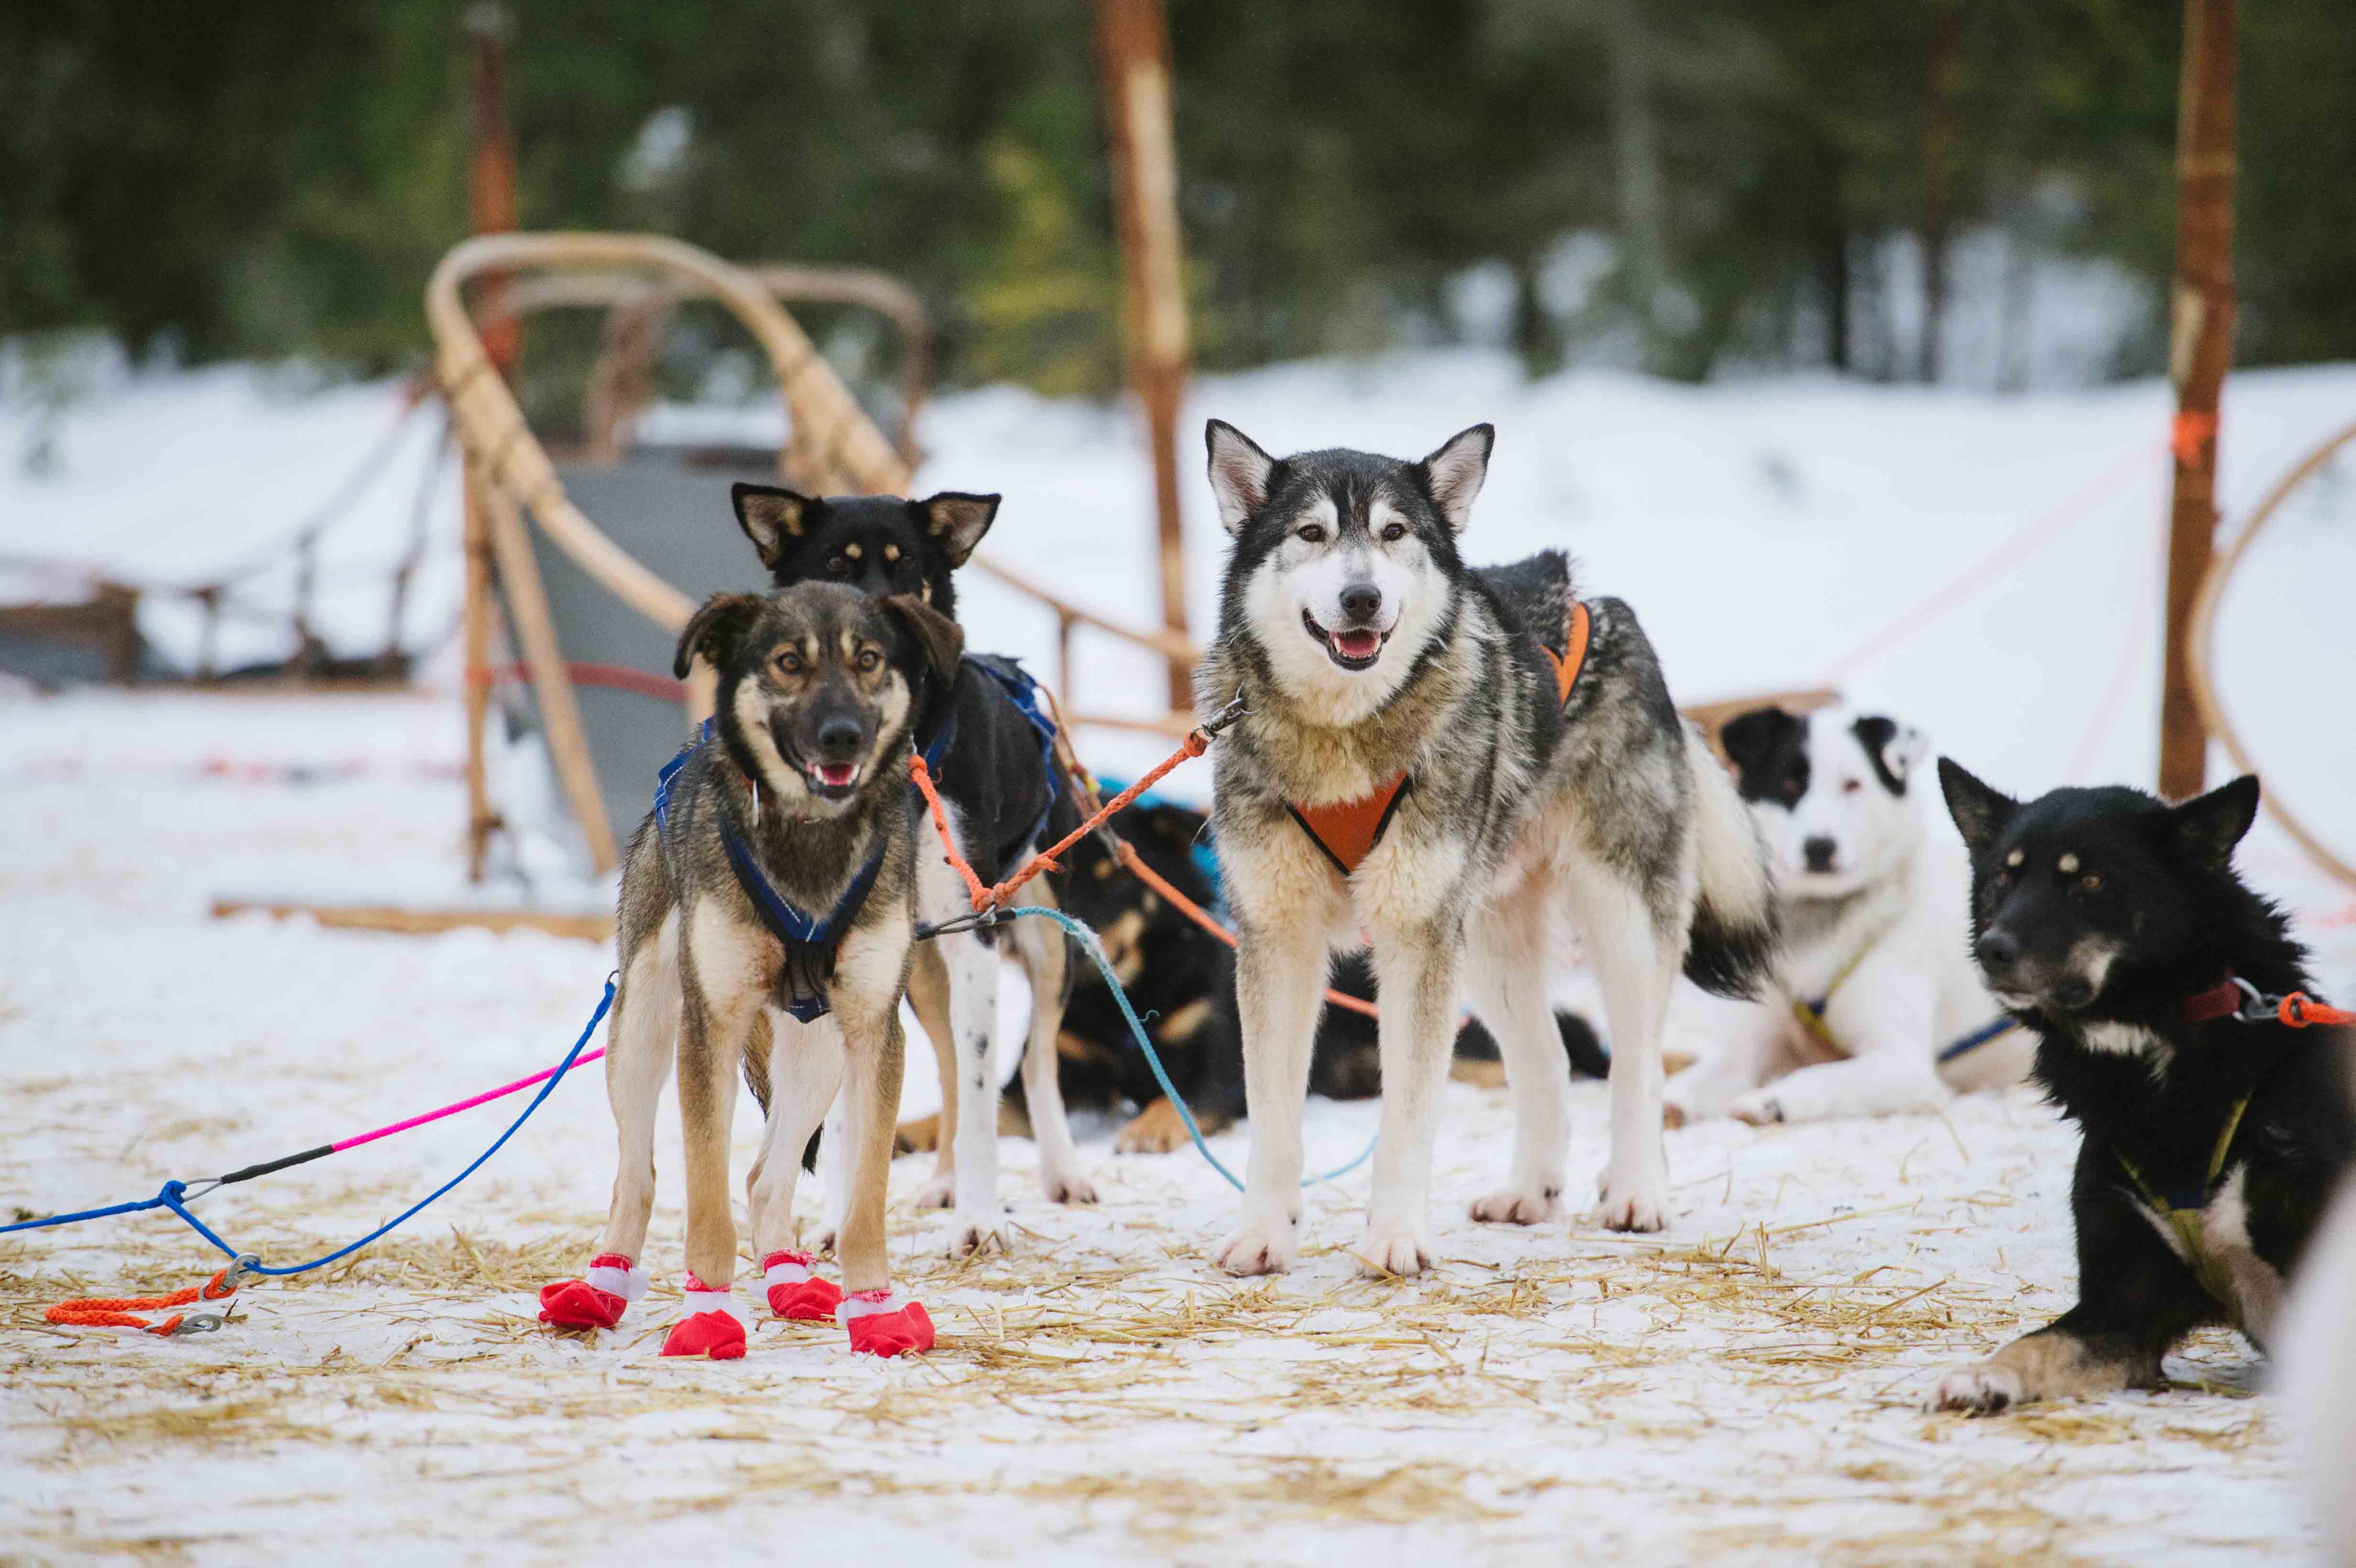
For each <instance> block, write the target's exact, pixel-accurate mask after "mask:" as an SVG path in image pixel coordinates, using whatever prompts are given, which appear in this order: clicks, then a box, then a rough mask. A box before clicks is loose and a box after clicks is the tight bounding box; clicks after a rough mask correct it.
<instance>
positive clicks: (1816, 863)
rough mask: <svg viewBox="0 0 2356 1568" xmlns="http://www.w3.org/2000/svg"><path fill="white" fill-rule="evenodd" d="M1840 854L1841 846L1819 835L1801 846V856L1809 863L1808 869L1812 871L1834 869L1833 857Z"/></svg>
mask: <svg viewBox="0 0 2356 1568" xmlns="http://www.w3.org/2000/svg"><path fill="white" fill-rule="evenodd" d="M1839 852H1840V846H1839V845H1837V844H1836V843H1834V842H1833V841H1832V840H1831V839H1829V838H1826V837H1823V836H1822V835H1818V836H1817V837H1814V838H1811V839H1809V840H1808V841H1807V842H1805V843H1804V844H1802V845H1801V846H1800V854H1801V855H1802V857H1803V858H1804V859H1806V861H1807V862H1808V869H1810V870H1811V871H1829V870H1831V869H1833V857H1834V856H1835V855H1837V854H1838V853H1839Z"/></svg>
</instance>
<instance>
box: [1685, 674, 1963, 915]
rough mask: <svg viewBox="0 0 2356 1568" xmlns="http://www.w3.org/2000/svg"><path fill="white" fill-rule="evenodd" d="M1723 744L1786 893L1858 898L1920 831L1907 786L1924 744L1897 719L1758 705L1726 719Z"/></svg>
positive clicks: (1721, 734)
mask: <svg viewBox="0 0 2356 1568" xmlns="http://www.w3.org/2000/svg"><path fill="white" fill-rule="evenodd" d="M1719 741H1720V743H1721V744H1723V745H1724V746H1725V748H1726V754H1727V756H1728V757H1730V758H1731V759H1732V760H1733V763H1734V767H1735V775H1736V782H1737V785H1738V787H1739V788H1740V790H1741V792H1742V798H1743V799H1744V800H1746V801H1748V802H1750V803H1751V816H1753V817H1754V818H1756V819H1757V821H1758V823H1759V828H1760V831H1761V832H1762V833H1763V834H1765V835H1766V837H1767V843H1768V847H1769V848H1770V849H1771V850H1772V852H1773V855H1774V857H1775V875H1776V880H1777V881H1778V882H1780V883H1781V884H1782V886H1783V891H1785V892H1787V893H1793V894H1797V895H1799V896H1800V897H1803V898H1835V897H1838V896H1840V895H1841V894H1844V893H1850V892H1854V891H1857V890H1858V889H1859V888H1861V887H1864V886H1866V885H1867V884H1869V883H1870V882H1871V881H1873V880H1875V879H1876V878H1877V877H1879V876H1880V875H1881V874H1882V873H1884V872H1885V871H1887V870H1889V869H1890V867H1891V866H1892V865H1893V864H1894V863H1895V862H1896V861H1897V860H1899V859H1901V857H1902V856H1903V855H1904V854H1905V853H1906V851H1907V850H1908V849H1909V848H1912V845H1913V844H1914V843H1915V842H1916V841H1917V840H1918V839H1919V838H1920V837H1921V835H1922V819H1921V818H1920V817H1919V816H1916V815H1915V810H1914V805H1913V803H1912V801H1911V800H1909V799H1908V798H1907V794H1906V786H1907V784H1908V782H1909V781H1910V780H1912V778H1913V776H1914V774H1915V773H1916V771H1917V770H1918V769H1920V768H1921V766H1922V759H1923V756H1924V755H1925V753H1926V752H1927V749H1928V748H1927V745H1926V743H1925V741H1923V738H1922V734H1921V733H1920V732H1919V731H1914V730H1911V729H1908V728H1907V727H1906V726H1904V725H1902V724H1900V723H1899V722H1898V721H1897V720H1894V719H1888V718H1884V717H1883V716H1882V715H1880V714H1879V713H1862V714H1861V713H1857V712H1853V711H1851V710H1850V709H1846V708H1827V709H1820V710H1818V711H1817V712H1815V713H1807V714H1794V713H1786V712H1784V711H1783V709H1780V708H1761V709H1753V710H1752V711H1751V712H1749V713H1744V714H1740V715H1738V716H1737V717H1736V718H1734V719H1731V720H1728V721H1727V725H1726V728H1725V729H1724V730H1723V731H1719Z"/></svg>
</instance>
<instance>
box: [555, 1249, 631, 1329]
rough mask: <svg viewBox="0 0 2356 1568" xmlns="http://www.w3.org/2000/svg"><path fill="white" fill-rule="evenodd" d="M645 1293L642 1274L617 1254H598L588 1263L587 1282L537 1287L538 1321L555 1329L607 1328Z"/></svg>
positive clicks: (582, 1280) (575, 1281)
mask: <svg viewBox="0 0 2356 1568" xmlns="http://www.w3.org/2000/svg"><path fill="white" fill-rule="evenodd" d="M646 1293H647V1271H646V1270H644V1269H642V1268H633V1267H631V1266H630V1260H629V1259H627V1258H626V1257H624V1256H623V1255H622V1254H621V1253H598V1254H597V1255H596V1256H595V1257H594V1258H591V1259H590V1260H589V1277H588V1278H586V1279H560V1280H558V1281H557V1282H556V1283H555V1284H554V1285H541V1287H540V1320H541V1322H542V1323H547V1324H550V1325H552V1326H553V1327H555V1328H612V1327H613V1326H614V1325H615V1324H616V1323H619V1322H620V1321H621V1320H622V1314H623V1313H624V1312H626V1311H627V1310H629V1306H630V1303H631V1302H633V1301H636V1300H637V1298H638V1297H640V1296H644V1295H645V1294H646Z"/></svg>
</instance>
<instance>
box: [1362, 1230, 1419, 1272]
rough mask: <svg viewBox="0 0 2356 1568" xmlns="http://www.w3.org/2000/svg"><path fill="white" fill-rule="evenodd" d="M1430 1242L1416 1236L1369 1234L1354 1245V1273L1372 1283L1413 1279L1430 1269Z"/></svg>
mask: <svg viewBox="0 0 2356 1568" xmlns="http://www.w3.org/2000/svg"><path fill="white" fill-rule="evenodd" d="M1431 1258H1432V1245H1431V1238H1430V1236H1428V1235H1423V1234H1420V1233H1419V1232H1396V1231H1395V1232H1387V1233H1384V1234H1377V1233H1376V1232H1374V1231H1372V1230H1369V1231H1368V1232H1366V1239H1365V1241H1363V1242H1361V1243H1358V1250H1357V1259H1358V1272H1359V1273H1360V1274H1363V1275H1371V1276H1372V1277H1374V1278H1376V1279H1413V1278H1414V1277H1415V1276H1416V1275H1419V1274H1421V1273H1422V1272H1423V1271H1424V1270H1426V1269H1428V1268H1430V1266H1431Z"/></svg>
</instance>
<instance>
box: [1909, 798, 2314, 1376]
mask: <svg viewBox="0 0 2356 1568" xmlns="http://www.w3.org/2000/svg"><path fill="white" fill-rule="evenodd" d="M1939 783H1940V785H1941V787H1942V788H1944V791H1945V792H1946V797H1947V808H1948V810H1949V812H1950V813H1951V814H1953V816H1954V819H1955V826H1956V827H1958V828H1960V829H1962V831H1963V836H1964V841H1965V844H1966V845H1967V846H1968V847H1969V848H1970V850H1971V859H1972V933H1973V943H1974V945H1973V951H1974V954H1975V955H1976V957H1977V959H1978V960H1979V965H1980V967H1981V969H1982V971H1983V972H1984V973H1985V974H1986V976H1987V984H1988V988H1989V989H1990V990H1991V991H1993V992H1994V993H1995V994H1996V996H1997V998H1998V1000H2000V1001H2001V1002H2003V1003H2004V1005H2005V1006H2006V1008H2008V1010H2009V1011H2010V1012H2011V1013H2012V1015H2013V1017H2015V1018H2016V1019H2019V1021H2020V1022H2021V1023H2022V1024H2024V1025H2026V1026H2027V1027H2028V1028H2029V1029H2031V1030H2034V1031H2035V1032H2036V1034H2037V1036H2038V1040H2039V1043H2038V1048H2037V1067H2036V1075H2037V1078H2038V1080H2039V1082H2040V1083H2043V1084H2044V1085H2045V1088H2046V1090H2047V1092H2048V1093H2049V1094H2050V1095H2051V1098H2052V1100H2053V1101H2054V1103H2055V1104H2058V1105H2059V1106H2060V1107H2061V1110H2062V1112H2063V1114H2064V1115H2068V1116H2070V1117H2071V1118H2072V1119H2073V1120H2075V1121H2076V1122H2077V1123H2078V1125H2079V1126H2080V1127H2081V1128H2082V1129H2083V1132H2084V1135H2085V1141H2084V1142H2083V1145H2081V1147H2080V1148H2079V1151H2078V1166H2077V1173H2076V1176H2075V1177H2074V1179H2072V1183H2071V1194H2070V1206H2071V1210H2072V1214H2073V1216H2074V1217H2075V1219H2076V1221H2077V1232H2078V1292H2079V1300H2078V1304H2077V1305H2076V1306H2075V1307H2072V1308H2071V1309H2070V1310H2069V1311H2067V1312H2065V1313H2063V1314H2062V1315H2061V1317H2059V1318H2057V1319H2055V1320H2054V1321H2053V1322H2052V1323H2051V1324H2048V1325H2047V1326H2046V1327H2045V1328H2040V1329H2038V1330H2037V1331H2036V1332H2035V1333H2033V1334H2029V1335H2026V1336H2024V1337H2023V1338H2021V1339H2016V1340H2014V1341H2013V1342H2012V1343H2011V1344H2009V1345H2008V1346H2006V1347H2005V1348H2004V1349H2001V1350H1998V1351H1997V1353H1996V1354H1995V1355H1993V1356H1991V1357H1989V1358H1988V1359H1987V1360H1985V1361H1981V1362H1978V1363H1977V1364H1976V1365H1972V1366H1966V1367H1960V1368H1957V1369H1955V1370H1954V1371H1951V1372H1949V1373H1947V1374H1946V1375H1945V1376H1944V1378H1942V1379H1941V1380H1940V1381H1939V1385H1938V1388H1937V1391H1936V1392H1935V1393H1934V1394H1933V1397H1932V1400H1931V1403H1932V1404H1933V1407H1934V1408H1941V1409H1947V1410H1967V1411H1997V1410H2002V1409H2004V1408H2006V1407H2007V1406H2008V1405H2014V1404H2020V1403H2027V1402H2029V1401H2031V1400H2040V1399H2052V1398H2060V1397H2066V1396H2071V1395H2090V1394H2100V1393H2106V1392H2110V1391H2112V1390H2115V1389H2120V1388H2126V1387H2131V1386H2149V1385H2151V1384H2154V1383H2157V1382H2158V1381H2159V1378H2160V1359H2161V1357H2162V1356H2164V1355H2166V1354H2167V1352H2168V1350H2169V1348H2170V1347H2171V1346H2173V1345H2174V1344H2175V1343H2176V1342H2177V1341H2178V1340H2179V1339H2182V1338H2183V1337H2184V1336H2185V1335H2186V1334H2187V1333H2188V1332H2190V1330H2192V1329H2193V1328H2198V1327H2200V1326H2201V1325H2203V1324H2214V1323H2229V1324H2232V1325H2233V1326H2234V1327H2236V1328H2240V1329H2241V1330H2242V1331H2243V1332H2244V1334H2246V1335H2247V1336H2248V1337H2249V1338H2250V1339H2252V1340H2253V1341H2254V1342H2256V1343H2258V1344H2259V1345H2261V1346H2263V1345H2264V1344H2265V1342H2266V1340H2267V1339H2268V1338H2269V1337H2270V1336H2271V1334H2272V1332H2273V1329H2274V1325H2275V1319H2276V1313H2277V1311H2278V1309H2279V1307H2280V1306H2281V1303H2282V1298H2283V1290H2284V1282H2285V1281H2286V1279H2287V1278H2288V1276H2289V1275H2290V1274H2291V1273H2292V1271H2293V1270H2294V1269H2295V1268H2296V1267H2297V1264H2298V1262H2299V1259H2300V1257H2301V1255H2302V1254H2303V1253H2305V1252H2306V1250H2307V1246H2308V1241H2309V1239H2310V1238H2311V1237H2312V1236H2313V1234H2314V1232H2315V1228H2316V1224H2317V1221H2319V1219H2320V1217H2321V1215H2322V1212H2323V1209H2324V1205H2325V1203H2326V1201H2327V1200H2329V1197H2330V1194H2331V1192H2332V1189H2333V1185H2334V1183H2335V1181H2336V1180H2337V1179H2338V1178H2339V1176H2340V1172H2341V1171H2342V1170H2343V1169H2345V1168H2347V1167H2348V1165H2349V1162H2350V1158H2351V1149H2356V1122H2351V1114H2350V1109H2349V1105H2348V1104H2347V1101H2346V1099H2345V1097H2344V1095H2343V1093H2342V1089H2341V1085H2342V1083H2344V1082H2345V1079H2344V1074H2343V1067H2342V1065H2341V1063H2340V1051H2345V1050H2346V1049H2347V1047H2348V1040H2347V1039H2346V1034H2347V1031H2344V1030H2336V1029H2293V1028H2291V1027H2290V1026H2289V1025H2287V1024H2286V1023H2284V1022H2282V1021H2279V1019H2276V1018H2275V1017H2272V1016H2263V1017H2257V1018H2254V1019H2249V1018H2244V1017H2243V1016H2240V1015H2241V1013H2242V1011H2243V1008H2244V1005H2245V997H2246V993H2245V992H2244V990H2243V987H2244V986H2247V987H2254V989H2255V991H2256V992H2258V993H2260V994H2263V995H2264V996H2265V997H2282V996H2286V995H2287V994H2289V993H2291V992H2295V991H2303V990H2304V989H2305V988H2306V987H2307V974H2306V953H2305V950H2304V949H2302V948H2301V947H2300V946H2299V944H2297V943H2296V942H2294V941H2292V940H2291V938H2290V935H2289V932H2288V929H2287V926H2286V922H2285V921H2284V918H2283V915H2282V912H2280V911H2279V910H2277V909H2276V907H2275V906H2274V905H2273V904H2272V903H2270V902H2268V901H2266V900H2265V899H2264V898H2262V897H2260V896H2259V895H2258V894H2257V893H2255V892H2254V891H2251V890H2250V888H2249V887H2248V886H2247V885H2246V884H2244V882H2243V881H2242V880H2241V878H2240V877H2239V876H2237V875H2236V874H2235V873H2234V870H2233V847H2234V846H2235V845H2236V844H2238V843H2239V842H2240V841H2241V838H2242V836H2243V835H2244V833H2246V832H2248V831H2249V827H2250V824H2251V822H2252V820H2253V819H2254V817H2255V816H2256V813H2257V808H2258V781H2257V780H2256V779H2255V778H2251V777H2244V778H2239V779H2236V780H2234V781H2233V783H2232V784H2227V785H2225V786H2224V787H2223V788H2222V789H2218V790H2213V791H2211V793H2210V794H2208V795H2202V796H2201V797H2200V798H2199V799H2197V800H2192V801H2188V802H2186V803H2185V804H2183V805H2177V806H2170V805H2166V804H2164V803H2163V802H2161V801H2159V800H2158V799H2156V798H2155V797H2153V796H2151V795H2145V794H2144V793H2142V792H2141V791H2139V790H2133V789H2123V788H2108V789H2060V790H2055V791H2053V792H2052V793H2051V794H2050V795H2045V796H2043V797H2041V798H2040V799H2037V800H2034V801H2030V802H2029V803H2028V804H2026V805H2023V804H2021V803H2019V802H2017V801H2015V800H2012V799H2011V798H2009V797H2008V796H2007V795H2002V794H1999V793H1998V792H1997V791H1996V790H1994V789H1991V788H1990V787H1989V786H1988V785H1987V784H1983V783H1981V782H1980V781H1979V780H1978V779H1976V778H1974V777H1973V776H1972V775H1971V774H1970V773H1965V771H1964V770H1963V769H1962V768H1960V767H1957V766H1956V765H1955V764H1954V763H1952V762H1949V761H1947V760H1946V759H1944V758H1942V759H1941V760H1940V763H1939ZM2251 1010H2252V1012H2256V1011H2257V1009H2256V1008H2252V1009H2251Z"/></svg>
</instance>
